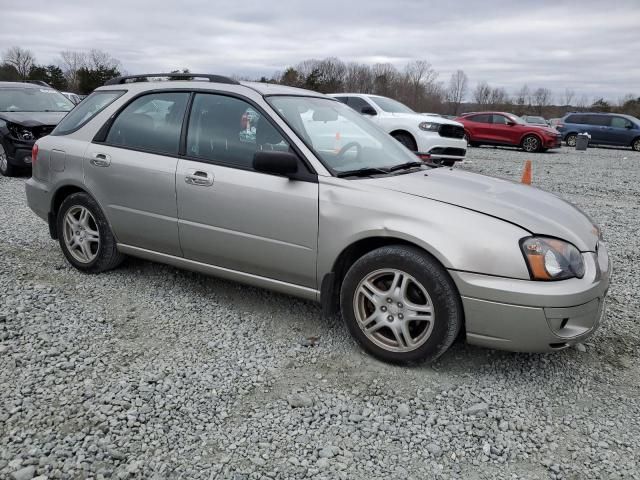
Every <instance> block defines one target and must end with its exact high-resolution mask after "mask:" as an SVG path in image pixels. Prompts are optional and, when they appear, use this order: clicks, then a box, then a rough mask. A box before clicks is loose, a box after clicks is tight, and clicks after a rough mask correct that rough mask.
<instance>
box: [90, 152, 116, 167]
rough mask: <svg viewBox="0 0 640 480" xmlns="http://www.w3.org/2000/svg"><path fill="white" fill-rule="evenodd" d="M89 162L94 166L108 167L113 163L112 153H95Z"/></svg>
mask: <svg viewBox="0 0 640 480" xmlns="http://www.w3.org/2000/svg"><path fill="white" fill-rule="evenodd" d="M89 163H90V164H91V165H93V166H94V167H108V166H109V165H111V155H107V154H106V153H94V154H93V155H92V158H91V160H89Z"/></svg>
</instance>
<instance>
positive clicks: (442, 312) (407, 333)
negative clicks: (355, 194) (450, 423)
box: [340, 246, 462, 363]
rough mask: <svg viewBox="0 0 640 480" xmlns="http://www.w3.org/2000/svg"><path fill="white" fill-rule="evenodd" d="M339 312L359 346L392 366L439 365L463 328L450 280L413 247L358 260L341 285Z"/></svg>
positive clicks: (387, 249) (381, 251) (387, 250)
mask: <svg viewBox="0 0 640 480" xmlns="http://www.w3.org/2000/svg"><path fill="white" fill-rule="evenodd" d="M340 308H341V311H342V317H343V319H344V321H345V324H346V326H347V328H348V329H349V331H350V333H351V335H353V337H354V338H355V339H356V340H357V341H358V343H359V344H360V345H361V346H362V347H363V348H364V349H365V350H366V351H367V352H369V353H370V354H372V355H373V356H375V357H377V358H379V359H381V360H384V361H387V362H392V363H412V362H423V361H432V360H435V359H436V358H438V357H439V356H440V355H442V354H443V353H444V352H445V351H447V349H448V348H449V347H450V346H451V344H452V343H453V342H454V340H455V338H456V336H457V335H458V332H459V331H460V329H461V327H462V305H461V301H460V296H459V295H458V293H457V289H456V287H455V284H454V283H453V281H452V280H451V277H450V276H449V274H448V273H447V272H446V270H445V269H444V268H443V267H442V266H441V265H440V264H439V263H438V262H437V261H436V260H435V259H434V258H433V257H431V256H430V255H428V254H427V253H426V252H423V251H422V250H420V249H418V248H415V247H406V246H388V247H382V248H379V249H377V250H374V251H372V252H370V253H368V254H366V255H364V256H363V257H361V258H360V259H358V260H357V261H356V262H355V263H354V264H353V265H352V266H351V268H350V269H349V271H348V272H347V274H346V275H345V278H344V281H343V282H342V288H341V290H340Z"/></svg>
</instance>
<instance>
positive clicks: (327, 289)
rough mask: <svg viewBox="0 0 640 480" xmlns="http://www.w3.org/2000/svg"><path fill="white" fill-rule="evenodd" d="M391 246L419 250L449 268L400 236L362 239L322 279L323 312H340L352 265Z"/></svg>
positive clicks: (341, 254)
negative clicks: (368, 254)
mask: <svg viewBox="0 0 640 480" xmlns="http://www.w3.org/2000/svg"><path fill="white" fill-rule="evenodd" d="M390 245H400V246H407V247H413V248H417V249H419V250H420V251H422V252H424V253H426V254H428V255H429V256H430V257H432V258H433V259H434V260H435V261H436V262H438V263H439V264H440V265H441V266H442V268H443V269H445V270H447V267H446V266H445V265H444V264H443V263H442V261H441V260H440V259H439V258H438V255H435V254H434V253H433V252H430V251H429V250H428V249H427V248H425V247H424V246H423V245H420V244H419V243H417V242H412V241H410V240H407V239H404V238H400V237H398V236H380V235H376V236H369V237H365V238H360V239H358V240H355V241H353V242H352V243H351V244H349V245H347V246H346V247H345V248H344V249H343V250H342V251H341V252H340V253H339V254H338V256H337V257H336V259H335V260H334V262H333V265H332V267H331V270H330V271H329V272H328V273H326V274H325V275H324V277H323V279H322V284H321V287H320V303H321V304H322V309H323V312H325V313H326V314H333V313H336V312H338V311H339V299H340V288H341V287H342V280H343V279H344V276H345V275H346V273H347V271H348V270H349V268H351V265H353V264H354V263H355V262H356V261H357V260H358V259H359V258H361V257H363V256H364V255H366V254H367V253H369V252H372V251H373V250H376V249H378V248H380V247H387V246H390Z"/></svg>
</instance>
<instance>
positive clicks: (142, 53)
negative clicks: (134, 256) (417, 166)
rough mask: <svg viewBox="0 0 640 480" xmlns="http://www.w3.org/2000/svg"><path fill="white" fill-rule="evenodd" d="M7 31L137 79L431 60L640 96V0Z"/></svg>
mask: <svg viewBox="0 0 640 480" xmlns="http://www.w3.org/2000/svg"><path fill="white" fill-rule="evenodd" d="M2 23H3V28H2V29H0V45H5V46H11V45H20V46H23V47H26V48H30V49H31V50H33V52H34V53H35V54H36V56H37V58H38V61H39V62H42V63H50V62H53V63H55V62H57V61H58V56H59V52H60V51H62V50H88V49H90V48H99V49H102V50H105V51H108V52H109V53H111V54H112V55H113V56H114V57H116V58H118V59H120V60H121V61H122V64H123V67H124V68H125V69H126V70H127V71H128V72H131V73H141V72H151V71H153V72H156V71H167V70H171V69H176V68H189V69H190V70H191V71H198V72H216V73H221V74H238V75H243V76H261V75H266V76H270V75H272V74H273V73H274V72H276V71H281V70H283V69H284V68H286V67H287V66H289V65H293V64H295V63H297V62H299V61H301V60H305V59H308V58H324V57H328V56H335V57H339V58H341V59H343V60H345V61H358V62H367V63H374V62H390V63H393V64H395V65H397V66H399V67H402V66H403V65H404V64H405V63H407V62H408V61H411V60H413V59H426V60H428V61H429V62H431V63H432V64H433V66H434V67H435V68H436V70H438V71H439V72H440V80H442V81H446V80H447V79H448V76H449V75H450V74H451V72H453V71H455V70H457V69H463V70H464V71H465V72H466V73H467V75H468V76H469V78H470V80H471V82H472V84H475V83H477V82H480V81H487V82H489V83H490V84H491V85H493V86H502V87H505V88H507V90H510V91H514V90H515V89H517V88H519V87H520V86H521V85H522V84H523V83H527V84H529V86H531V87H538V86H542V87H547V88H550V89H551V90H553V91H554V92H556V93H558V94H560V93H561V92H563V91H564V90H565V88H572V89H574V90H575V91H576V92H578V94H579V95H583V94H584V95H588V96H589V97H590V98H593V97H596V96H597V97H600V96H604V97H608V98H612V99H617V98H619V97H621V96H622V95H624V94H626V93H630V92H634V93H636V94H640V64H638V62H636V61H635V58H637V52H638V51H639V50H640V34H639V33H638V31H639V30H638V25H640V6H639V5H638V2H637V0H620V1H617V2H615V3H613V2H612V3H608V4H606V5H605V4H603V3H602V2H599V1H595V0H585V1H577V0H576V1H563V2H558V1H548V0H540V1H536V2H513V1H503V0H494V1H492V0H485V1H483V2H477V1H475V0H457V1H456V2H427V1H422V0H396V1H393V2H389V1H379V0H351V1H348V2H347V1H344V0H342V1H337V0H324V1H322V2H301V1H299V0H271V1H268V0H264V1H254V0H245V1H242V2H228V1H227V2H222V1H205V0H189V1H183V2H181V3H178V2H176V3H174V2H161V1H157V0H154V1H151V0H140V1H135V0H134V1H124V0H110V1H109V2H97V1H85V2H82V3H79V2H75V1H72V0H57V1H56V2H51V1H50V0H31V1H29V2H13V4H12V5H11V6H10V7H4V8H3V22H2Z"/></svg>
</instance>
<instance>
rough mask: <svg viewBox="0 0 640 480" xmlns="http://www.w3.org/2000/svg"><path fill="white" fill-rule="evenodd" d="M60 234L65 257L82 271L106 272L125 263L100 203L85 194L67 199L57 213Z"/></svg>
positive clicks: (70, 196) (76, 194) (78, 194)
mask: <svg viewBox="0 0 640 480" xmlns="http://www.w3.org/2000/svg"><path fill="white" fill-rule="evenodd" d="M57 231H58V238H59V241H60V247H61V248H62V253H64V256H65V257H67V260H68V261H69V263H71V265H73V266H74V267H76V268H77V269H78V270H80V271H83V272H86V273H99V272H104V271H105V270H110V269H112V268H115V267H117V266H118V265H119V264H120V263H121V262H122V260H123V259H124V255H122V254H121V253H120V252H118V249H117V248H116V239H115V237H114V236H113V233H111V228H110V227H109V223H108V222H107V219H106V217H105V216H104V213H102V210H101V209H100V206H99V205H98V202H96V201H95V200H94V199H93V198H92V197H91V196H90V195H88V194H86V193H74V194H73V195H69V196H68V197H67V198H65V200H64V201H63V202H62V205H61V206H60V209H59V210H58V215H57Z"/></svg>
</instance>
